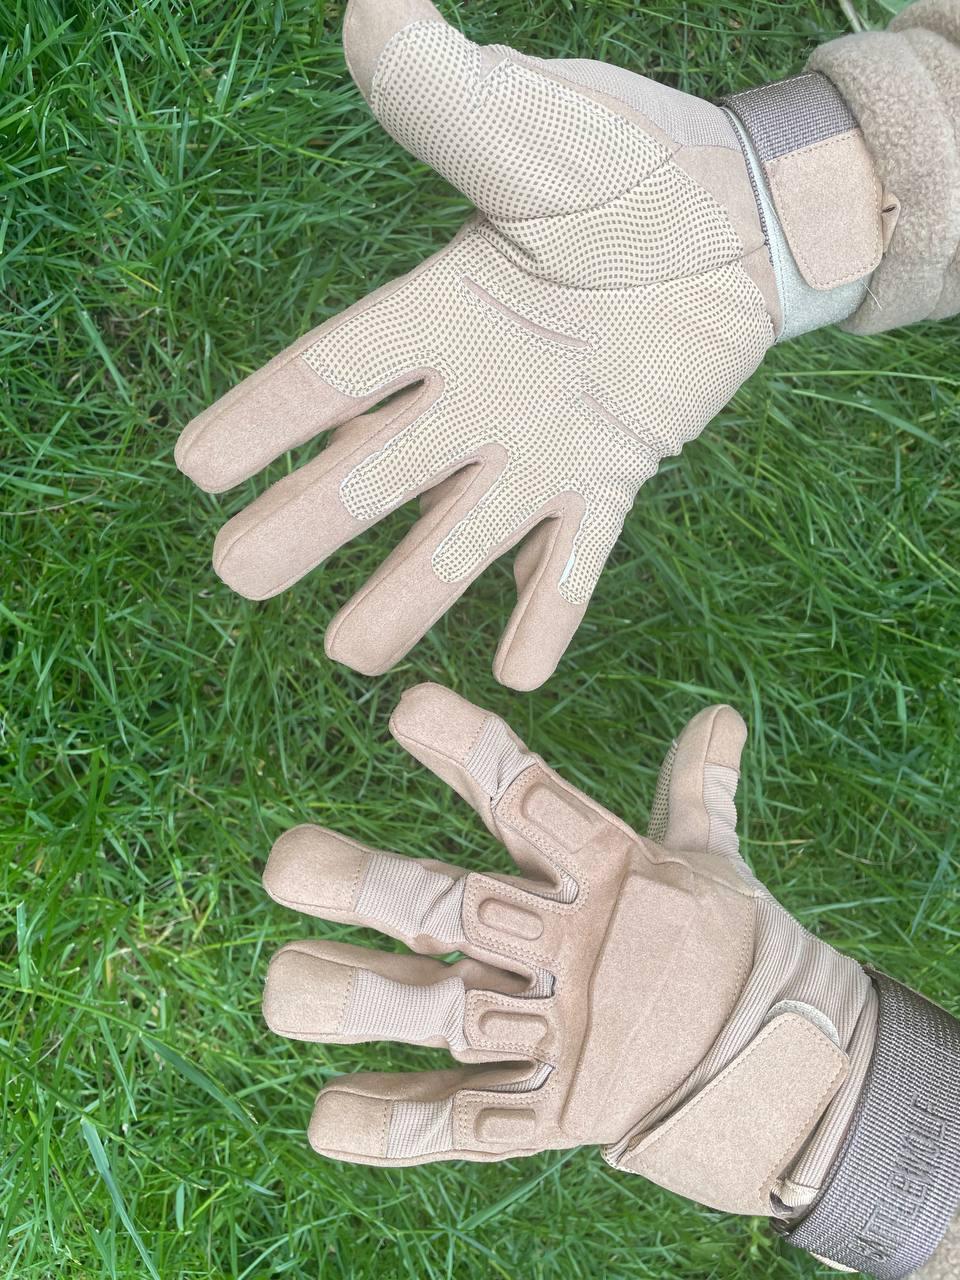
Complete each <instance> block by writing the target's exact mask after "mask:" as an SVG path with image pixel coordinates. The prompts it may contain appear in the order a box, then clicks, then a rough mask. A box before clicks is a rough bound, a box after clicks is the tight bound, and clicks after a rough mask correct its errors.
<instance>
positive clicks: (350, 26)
mask: <svg viewBox="0 0 960 1280" xmlns="http://www.w3.org/2000/svg"><path fill="white" fill-rule="evenodd" d="M412 22H443V18H442V17H441V16H440V14H439V13H438V12H437V10H436V9H435V8H434V6H433V5H432V4H431V3H430V0H350V3H349V4H348V5H347V12H346V16H345V17H344V20H343V52H344V56H345V58H346V61H347V67H348V69H349V71H350V74H351V76H352V77H353V80H354V83H355V84H356V86H357V88H358V89H359V90H360V92H361V93H362V94H363V96H364V97H365V98H366V99H367V101H368V102H369V100H370V96H371V93H372V91H373V78H374V75H375V74H376V70H377V63H378V62H379V61H380V55H381V54H382V53H383V50H384V49H385V47H386V46H387V44H388V43H389V41H390V40H391V39H392V38H393V37H394V36H395V35H396V34H397V32H398V31H402V30H403V28H404V27H408V26H410V24H411V23H412Z"/></svg>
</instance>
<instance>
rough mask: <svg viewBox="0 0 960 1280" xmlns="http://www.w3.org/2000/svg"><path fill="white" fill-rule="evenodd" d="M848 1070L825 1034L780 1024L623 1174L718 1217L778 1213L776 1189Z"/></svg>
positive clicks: (781, 1020)
mask: <svg viewBox="0 0 960 1280" xmlns="http://www.w3.org/2000/svg"><path fill="white" fill-rule="evenodd" d="M846 1070H847V1058H846V1054H844V1053H843V1052H842V1050H840V1049H838V1048H837V1046H836V1045H835V1044H834V1043H833V1042H832V1041H831V1040H830V1039H829V1037H828V1036H826V1035H824V1033H823V1032H822V1031H821V1030H820V1029H819V1028H818V1027H815V1026H814V1025H813V1024H812V1023H810V1022H808V1021H807V1020H806V1018H803V1017H801V1016H800V1015H798V1014H795V1013H787V1014H783V1015H781V1016H779V1017H776V1018H774V1019H773V1021H772V1022H770V1023H769V1024H768V1025H767V1026H766V1027H764V1029H763V1030H762V1031H761V1032H760V1033H759V1035H757V1036H756V1038H755V1039H754V1040H753V1041H752V1042H751V1043H750V1044H749V1045H748V1046H747V1047H746V1048H745V1049H744V1050H743V1051H742V1053H740V1054H739V1055H738V1056H737V1057H736V1058H735V1059H734V1060H733V1061H732V1062H731V1063H730V1064H729V1066H727V1067H726V1068H725V1069H724V1070H723V1071H721V1073H720V1074H719V1075H718V1076H717V1077H716V1078H715V1079H714V1080H712V1081H711V1082H710V1084H708V1085H707V1086H706V1087H705V1088H704V1089H702V1090H701V1091H700V1092H699V1093H698V1094H696V1095H695V1096H694V1097H693V1098H692V1099H691V1100H690V1101H689V1102H687V1103H686V1104H685V1105H684V1106H683V1107H681V1108H680V1110H679V1111H678V1112H676V1113H675V1114H674V1115H673V1116H671V1117H670V1119H668V1120H666V1121H665V1122H664V1123H663V1124H661V1125H660V1126H659V1127H658V1128H656V1129H654V1130H653V1132H652V1133H650V1134H648V1135H647V1136H646V1137H645V1138H642V1139H641V1140H640V1142H639V1143H637V1144H636V1145H635V1146H634V1147H632V1148H631V1149H630V1150H629V1151H628V1152H627V1154H626V1155H625V1156H624V1158H623V1159H622V1160H621V1162H620V1167H621V1168H624V1169H628V1170H630V1171H631V1172H632V1173H639V1174H642V1175H643V1176H644V1177H646V1178H650V1179H651V1181H653V1182H656V1183H658V1184H659V1185H660V1186H663V1187H667V1188H668V1189H669V1190H670V1191H675V1192H677V1193H678V1194H679V1195H683V1196H687V1197H689V1198H690V1199H691V1200H697V1201H699V1202H700V1203H701V1204H705V1205H708V1206H709V1207H711V1208H714V1209H722V1210H724V1211H725V1212H727V1213H752V1214H766V1215H769V1214H771V1213H772V1212H773V1209H772V1206H771V1204H770V1189H771V1187H772V1186H773V1184H774V1182H775V1180H776V1179H777V1177H778V1175H779V1174H781V1173H782V1172H783V1171H784V1169H785V1168H786V1167H787V1165H788V1164H789V1162H790V1161H791V1160H792V1158H793V1157H794V1156H795V1155H796V1153H797V1151H798V1150H799V1149H800V1147H801V1145H802V1144H803V1142H804V1141H805V1140H806V1138H807V1137H808V1136H809V1134H810V1133H811V1132H812V1130H813V1128H814V1125H815V1124H816V1121H817V1120H818V1119H819V1117H820V1116H821V1115H822V1114H823V1111H824V1109H825V1108H826V1105H827V1103H828V1102H829V1100H830V1099H831V1098H832V1097H833V1095H834V1093H835V1092H836V1091H837V1089H838V1088H839V1087H840V1084H841V1082H842V1081H843V1078H844V1076H845V1074H846Z"/></svg>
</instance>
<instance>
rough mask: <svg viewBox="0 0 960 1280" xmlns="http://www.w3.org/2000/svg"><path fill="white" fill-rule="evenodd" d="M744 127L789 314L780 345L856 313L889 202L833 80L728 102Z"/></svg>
mask: <svg viewBox="0 0 960 1280" xmlns="http://www.w3.org/2000/svg"><path fill="white" fill-rule="evenodd" d="M721 105H722V106H723V107H725V108H726V110H727V112H728V114H729V115H730V116H731V117H732V119H733V121H734V124H735V125H736V126H737V127H738V133H739V135H740V141H741V144H742V146H743V149H744V154H745V157H746V161H747V167H748V169H749V171H750V177H751V181H752V183H753V189H754V194H755V195H756V198H757V205H758V207H759V209H760V216H761V222H762V223H763V227H764V232H765V235H766V239H767V244H768V247H769V249H770V256H771V258H772V260H773V266H774V271H775V274H776V278H777V286H778V289H779V291H780V298H781V302H782V305H783V316H784V321H783V328H782V330H781V332H780V333H779V334H778V340H783V339H784V338H788V337H795V336H797V335H798V334H800V333H805V332H807V331H809V330H810V329H815V328H819V327H820V326H822V325H825V324H834V323H837V322H838V321H841V320H844V319H846V317H848V316H850V315H851V314H853V313H854V312H856V311H857V310H858V309H859V308H860V307H861V305H862V304H863V301H864V299H865V298H866V296H867V283H868V281H869V279H870V276H871V274H872V273H873V272H874V270H875V269H876V267H877V265H878V263H879V262H880V260H881V257H882V255H883V249H884V219H883V216H882V214H881V209H882V207H883V205H884V201H883V193H882V190H881V185H880V181H879V179H878V177H877V172H876V169H875V167H874V164H873V161H872V159H871V157H870V153H869V152H868V150H867V147H866V145H865V143H864V139H863V134H862V132H861V130H860V129H859V127H858V125H857V122H856V120H855V119H854V117H853V115H852V114H851V112H850V109H849V107H848V106H847V104H846V102H845V101H844V99H843V98H842V96H841V95H840V93H839V92H838V91H837V89H836V88H835V87H834V86H833V85H832V84H831V82H830V81H829V80H828V79H827V78H826V76H822V75H819V74H817V73H807V74H805V75H800V76H794V77H793V78H791V79H789V80H780V81H777V82H775V83H773V84H766V85H761V86H759V87H758V88H755V89H747V90H745V91H743V92H742V93H736V94H733V95H731V96H730V97H727V98H724V99H722V101H721Z"/></svg>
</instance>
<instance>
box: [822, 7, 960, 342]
mask: <svg viewBox="0 0 960 1280" xmlns="http://www.w3.org/2000/svg"><path fill="white" fill-rule="evenodd" d="M808 66H809V68H810V69H811V70H813V71H820V72H822V73H823V74H824V75H826V76H827V77H828V78H829V79H830V80H832V81H833V83H834V84H835V85H836V86H837V88H838V89H839V90H840V92H841V93H842V94H843V96H844V98H845V99H846V101H847V103H848V104H849V106H850V109H851V110H852V111H853V114H854V115H855V116H856V118H857V121H858V123H859V124H860V127H861V129H862V130H863V134H864V137H865V139H866V143H867V146H868V147H869V149H870V152H871V154H872V156H873V159H874V162H875V164H876V167H877V171H878V174H879V176H880V179H881V182H882V183H883V187H884V194H885V196H886V197H887V198H889V197H891V196H895V197H896V198H897V200H899V202H900V216H899V220H898V222H897V225H896V228H895V230H894V232H893V236H892V238H891V241H890V244H889V247H888V249H887V251H886V253H885V254H884V257H883V260H882V261H881V263H880V265H879V267H878V268H877V270H876V271H875V272H874V275H873V278H872V279H871V281H870V292H869V293H868V294H867V297H866V299H865V300H864V302H863V303H862V305H861V306H860V307H859V309H858V310H857V311H855V312H854V314H853V315H852V316H851V317H850V318H849V319H848V320H846V321H844V323H843V325H842V327H843V328H845V329H849V330H850V331H851V332H853V333H882V332H883V331H884V330H887V329H894V328H896V327H897V326H898V325H903V324H913V323H915V322H916V321H919V320H942V319H945V318H947V317H948V316H955V315H957V314H958V312H960V0H916V3H914V4H912V5H910V6H909V7H908V8H906V9H904V11H903V12H902V13H900V14H898V15H897V17H896V18H895V19H894V20H893V22H891V24H890V27H889V29H888V30H887V31H869V32H863V33H861V34H858V35H848V36H841V37H840V39H838V40H831V41H829V42H828V43H827V44H825V45H822V46H821V47H820V48H819V49H817V50H816V52H815V53H814V54H813V56H812V58H811V59H810V61H809V63H808Z"/></svg>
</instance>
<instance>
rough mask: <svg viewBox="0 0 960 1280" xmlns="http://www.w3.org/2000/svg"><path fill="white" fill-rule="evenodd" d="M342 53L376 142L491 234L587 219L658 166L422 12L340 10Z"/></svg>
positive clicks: (610, 123) (420, 7)
mask: <svg viewBox="0 0 960 1280" xmlns="http://www.w3.org/2000/svg"><path fill="white" fill-rule="evenodd" d="M344 48H345V52H346V57H347V64H348V66H349V67H350V71H351V74H352V75H353V78H354V80H355V81H356V82H357V85H358V86H359V88H360V91H361V93H362V94H363V95H364V97H365V98H366V99H367V101H368V102H369V103H370V106H371V108H372V110H373V113H374V115H375V116H376V117H377V119H378V120H379V121H380V123H381V124H382V125H383V127H384V128H385V129H386V130H387V132H388V133H389V134H390V135H391V136H392V137H394V138H396V139H397V141H398V142H399V143H401V144H402V145H403V146H404V147H406V149H407V150H408V151H410V152H411V153H412V154H413V155H415V156H416V157H417V158H418V159H420V160H422V161H424V162H425V163H426V164H428V165H430V167H431V168H432V169H435V170H436V171H437V173H439V174H442V176H443V177H444V178H446V179H447V181H448V182H451V183H452V184H453V185H454V186H455V187H457V188H458V189H459V190H460V191H462V192H463V194H464V195H465V196H467V198H468V199H469V200H471V201H472V202H473V204H475V205H476V206H477V207H478V208H479V209H481V210H483V212H484V213H486V214H487V215H488V216H489V217H490V218H492V219H493V220H494V221H496V222H498V223H508V222H511V221H517V220H525V219H529V218H547V217H554V216H556V215H559V214H568V213H570V212H571V211H574V210H582V209H590V208H595V207H597V206H599V205H601V204H603V203H605V202H606V201H608V200H611V199H614V198H616V197H617V196H618V195H621V194H622V193H623V192H624V191H626V190H628V189H629V188H630V187H632V186H633V185H635V184H636V182H638V181H639V180H640V179H642V178H643V177H644V176H645V175H646V174H647V173H649V172H650V171H651V170H653V169H654V168H656V166H657V165H658V164H660V163H662V162H663V160H664V159H665V157H666V155H667V153H666V152H665V150H664V148H663V147H662V146H660V144H658V143H656V142H654V141H653V140H652V139H649V138H647V137H646V136H645V135H644V134H643V132H642V131H640V130H625V129H624V121H623V119H622V118H621V117H620V116H619V115H618V114H617V113H615V112H613V111H611V110H609V109H601V108H600V107H599V106H598V104H597V103H596V102H595V101H592V100H591V99H590V98H589V97H588V96H586V95H585V94H584V93H583V92H581V91H580V90H579V89H578V88H576V87H575V85H574V84H573V83H571V82H568V81H566V80H563V79H558V78H557V77H556V76H554V75H552V74H550V73H549V67H550V64H549V63H541V62H539V61H538V60H537V59H533V58H525V57H523V56H522V55H521V54H518V53H516V52H515V51H514V50H512V49H509V48H506V47H505V46H502V45H490V46H485V47H481V46H479V45H476V44H474V43H473V42H472V41H471V40H468V39H467V38H466V37H465V36H463V35H462V34H461V33H460V32H459V31H457V30H456V29H455V28H454V27H452V26H450V25H449V24H448V23H446V22H445V21H444V20H443V18H442V17H441V16H440V14H439V13H438V12H437V10H436V9H435V8H434V7H433V5H432V4H431V3H430V0H350V3H349V5H348V7H347V13H346V18H345V20H344Z"/></svg>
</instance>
